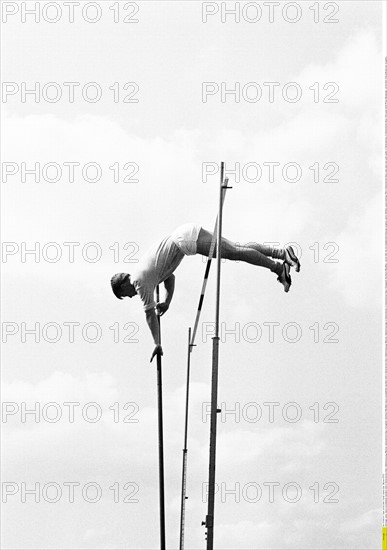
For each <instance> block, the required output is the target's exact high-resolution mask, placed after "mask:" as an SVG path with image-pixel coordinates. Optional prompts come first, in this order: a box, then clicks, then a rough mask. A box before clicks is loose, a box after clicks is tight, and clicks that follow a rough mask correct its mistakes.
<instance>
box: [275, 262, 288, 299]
mask: <svg viewBox="0 0 387 550" xmlns="http://www.w3.org/2000/svg"><path fill="white" fill-rule="evenodd" d="M277 281H279V282H280V283H281V285H284V290H285V292H289V288H290V285H291V284H292V278H291V277H290V267H289V265H288V264H287V263H286V262H284V263H283V264H282V271H281V274H280V275H278V277H277Z"/></svg>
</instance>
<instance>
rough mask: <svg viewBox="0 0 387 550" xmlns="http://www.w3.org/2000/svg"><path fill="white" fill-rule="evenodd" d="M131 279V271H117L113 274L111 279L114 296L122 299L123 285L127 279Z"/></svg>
mask: <svg viewBox="0 0 387 550" xmlns="http://www.w3.org/2000/svg"><path fill="white" fill-rule="evenodd" d="M128 279H129V280H130V275H129V273H116V274H115V275H113V277H112V278H111V279H110V283H111V285H112V290H113V292H114V296H115V297H116V298H118V299H119V300H122V296H121V285H122V284H123V283H125V282H126V281H127V280H128Z"/></svg>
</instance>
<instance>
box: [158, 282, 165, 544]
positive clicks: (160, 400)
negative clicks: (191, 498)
mask: <svg viewBox="0 0 387 550" xmlns="http://www.w3.org/2000/svg"><path fill="white" fill-rule="evenodd" d="M156 300H157V302H159V301H160V290H159V285H157V287H156ZM157 320H158V323H159V342H160V344H161V323H160V315H157ZM156 358H157V409H158V428H159V498H160V549H161V550H165V497H164V436H163V381H162V369H161V355H160V354H157V357H156Z"/></svg>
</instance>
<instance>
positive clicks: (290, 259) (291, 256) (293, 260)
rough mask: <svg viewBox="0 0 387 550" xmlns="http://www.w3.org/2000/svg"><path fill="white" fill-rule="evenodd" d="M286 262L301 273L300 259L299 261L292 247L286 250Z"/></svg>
mask: <svg viewBox="0 0 387 550" xmlns="http://www.w3.org/2000/svg"><path fill="white" fill-rule="evenodd" d="M285 262H286V263H287V264H288V265H289V266H290V267H294V269H295V270H296V271H300V269H301V264H300V261H299V259H298V258H297V256H296V255H295V253H294V250H293V247H292V246H287V247H286V248H285Z"/></svg>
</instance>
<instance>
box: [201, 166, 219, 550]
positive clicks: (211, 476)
mask: <svg viewBox="0 0 387 550" xmlns="http://www.w3.org/2000/svg"><path fill="white" fill-rule="evenodd" d="M220 166H221V167H220V189H219V214H218V228H217V229H218V232H217V241H216V260H217V275H216V310H215V336H214V337H213V339H212V380H211V427H210V460H209V470H208V511H207V516H206V521H205V525H206V528H207V550H213V548H214V508H215V466H216V424H217V413H218V364H219V307H220V269H221V265H222V254H221V248H222V210H223V209H222V206H223V200H222V199H223V189H224V182H223V176H224V163H223V162H222V163H221V165H220Z"/></svg>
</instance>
